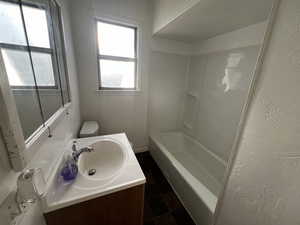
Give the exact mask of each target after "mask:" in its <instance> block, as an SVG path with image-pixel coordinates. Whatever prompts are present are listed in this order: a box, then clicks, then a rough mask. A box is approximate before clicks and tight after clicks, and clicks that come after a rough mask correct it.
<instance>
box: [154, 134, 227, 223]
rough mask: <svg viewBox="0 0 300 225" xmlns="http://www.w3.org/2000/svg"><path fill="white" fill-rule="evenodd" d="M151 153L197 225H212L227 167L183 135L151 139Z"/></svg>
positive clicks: (198, 144) (158, 135)
mask: <svg viewBox="0 0 300 225" xmlns="http://www.w3.org/2000/svg"><path fill="white" fill-rule="evenodd" d="M150 153H151V155H152V157H153V158H154V160H155V161H156V163H157V164H158V166H159V167H160V169H161V170H162V172H163V174H164V175H165V176H166V178H167V179H168V181H169V182H170V184H171V186H172V187H173V189H174V191H175V192H176V194H177V195H178V197H179V199H180V200H181V202H182V203H183V205H184V206H185V208H186V209H187V210H188V212H189V213H190V215H191V217H192V218H193V219H194V221H195V223H196V224H198V225H210V224H211V221H212V216H213V213H214V211H215V207H216V204H217V197H218V195H219V192H220V190H221V187H222V181H223V176H224V171H225V167H226V166H225V165H226V163H225V162H224V161H223V160H221V159H220V158H218V157H217V156H216V155H214V154H213V153H211V152H210V151H207V150H206V149H205V148H204V147H203V146H202V145H201V144H200V143H199V142H197V141H195V140H194V139H192V138H191V137H189V136H187V135H185V134H184V133H181V132H168V133H160V134H155V135H151V137H150Z"/></svg>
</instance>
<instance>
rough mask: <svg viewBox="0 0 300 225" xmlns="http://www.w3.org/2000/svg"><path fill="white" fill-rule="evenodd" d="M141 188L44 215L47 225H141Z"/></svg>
mask: <svg viewBox="0 0 300 225" xmlns="http://www.w3.org/2000/svg"><path fill="white" fill-rule="evenodd" d="M143 211H144V185H139V186H136V187H132V188H129V189H126V190H122V191H119V192H115V193H112V194H109V195H105V196H101V197H98V198H95V199H91V200H88V201H85V202H81V203H78V204H75V205H72V206H69V207H66V208H62V209H58V210H56V211H53V212H49V213H46V214H44V216H45V219H46V222H47V225H142V224H143Z"/></svg>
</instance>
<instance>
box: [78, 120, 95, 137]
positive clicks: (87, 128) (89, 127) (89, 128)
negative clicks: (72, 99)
mask: <svg viewBox="0 0 300 225" xmlns="http://www.w3.org/2000/svg"><path fill="white" fill-rule="evenodd" d="M98 130H99V125H98V123H97V122H96V121H86V122H84V123H83V125H82V128H81V130H80V134H81V135H86V134H94V133H96V132H98Z"/></svg>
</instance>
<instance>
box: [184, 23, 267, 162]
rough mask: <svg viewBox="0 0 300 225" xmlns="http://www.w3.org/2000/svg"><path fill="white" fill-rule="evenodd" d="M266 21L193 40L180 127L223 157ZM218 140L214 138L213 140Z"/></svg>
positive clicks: (228, 150) (229, 145)
mask: <svg viewBox="0 0 300 225" xmlns="http://www.w3.org/2000/svg"><path fill="white" fill-rule="evenodd" d="M265 28H266V22H264V23H259V24H255V25H251V26H249V27H245V28H242V29H239V30H236V31H233V32H229V33H225V34H222V35H219V36H216V37H214V38H211V39H208V40H206V41H202V42H200V43H196V44H195V45H194V47H193V49H194V51H193V54H195V55H194V56H192V57H191V62H190V68H189V76H188V88H187V92H188V93H190V94H192V95H195V96H192V95H186V98H185V107H184V108H185V112H184V118H183V123H184V124H183V127H184V131H185V132H186V133H188V134H189V135H190V136H192V137H194V138H196V139H197V140H198V141H199V142H200V143H201V144H202V145H203V146H204V147H206V148H207V149H208V150H210V151H212V152H213V153H215V154H216V155H218V156H219V157H221V158H222V159H223V160H225V161H227V160H228V158H229V156H230V152H231V148H232V144H233V141H234V138H235V135H236V131H237V127H238V123H239V121H240V116H241V111H242V107H243V105H244V103H245V99H246V96H247V93H248V89H249V86H250V81H251V78H252V75H253V72H254V68H255V64H256V61H257V58H258V55H259V51H260V47H261V43H262V41H263V37H264V33H265ZM216 140H218V141H216Z"/></svg>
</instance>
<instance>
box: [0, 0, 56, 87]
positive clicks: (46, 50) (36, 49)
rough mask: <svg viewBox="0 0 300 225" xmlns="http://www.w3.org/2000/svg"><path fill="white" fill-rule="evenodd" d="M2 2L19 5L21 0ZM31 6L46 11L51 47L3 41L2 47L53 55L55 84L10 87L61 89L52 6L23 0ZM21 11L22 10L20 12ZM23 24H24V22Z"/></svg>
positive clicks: (4, 0) (5, 0)
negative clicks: (52, 24)
mask: <svg viewBox="0 0 300 225" xmlns="http://www.w3.org/2000/svg"><path fill="white" fill-rule="evenodd" d="M0 1H2V2H8V3H12V4H16V5H17V6H18V7H19V4H20V3H19V1H18V0H0ZM23 5H24V6H29V7H33V8H37V9H43V10H45V12H46V19H47V28H48V37H49V44H50V48H45V47H36V46H31V45H30V46H27V45H20V44H8V43H1V42H0V49H1V48H3V49H8V50H18V51H23V52H28V53H29V51H30V52H31V53H44V54H48V55H50V56H51V62H52V69H53V76H54V85H38V86H35V85H24V86H21V85H17V86H15V85H11V86H10V87H11V88H12V90H22V89H24V90H34V89H36V88H38V89H46V90H59V79H60V78H59V68H58V64H57V60H58V59H57V56H56V52H55V51H56V50H55V41H54V31H53V28H52V26H51V23H52V21H51V20H52V18H51V13H50V10H51V9H50V7H48V6H47V5H45V4H43V3H42V2H40V1H36V2H33V1H32V0H25V1H24V0H23V1H22V6H23ZM20 13H21V12H20ZM22 26H23V24H22Z"/></svg>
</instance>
